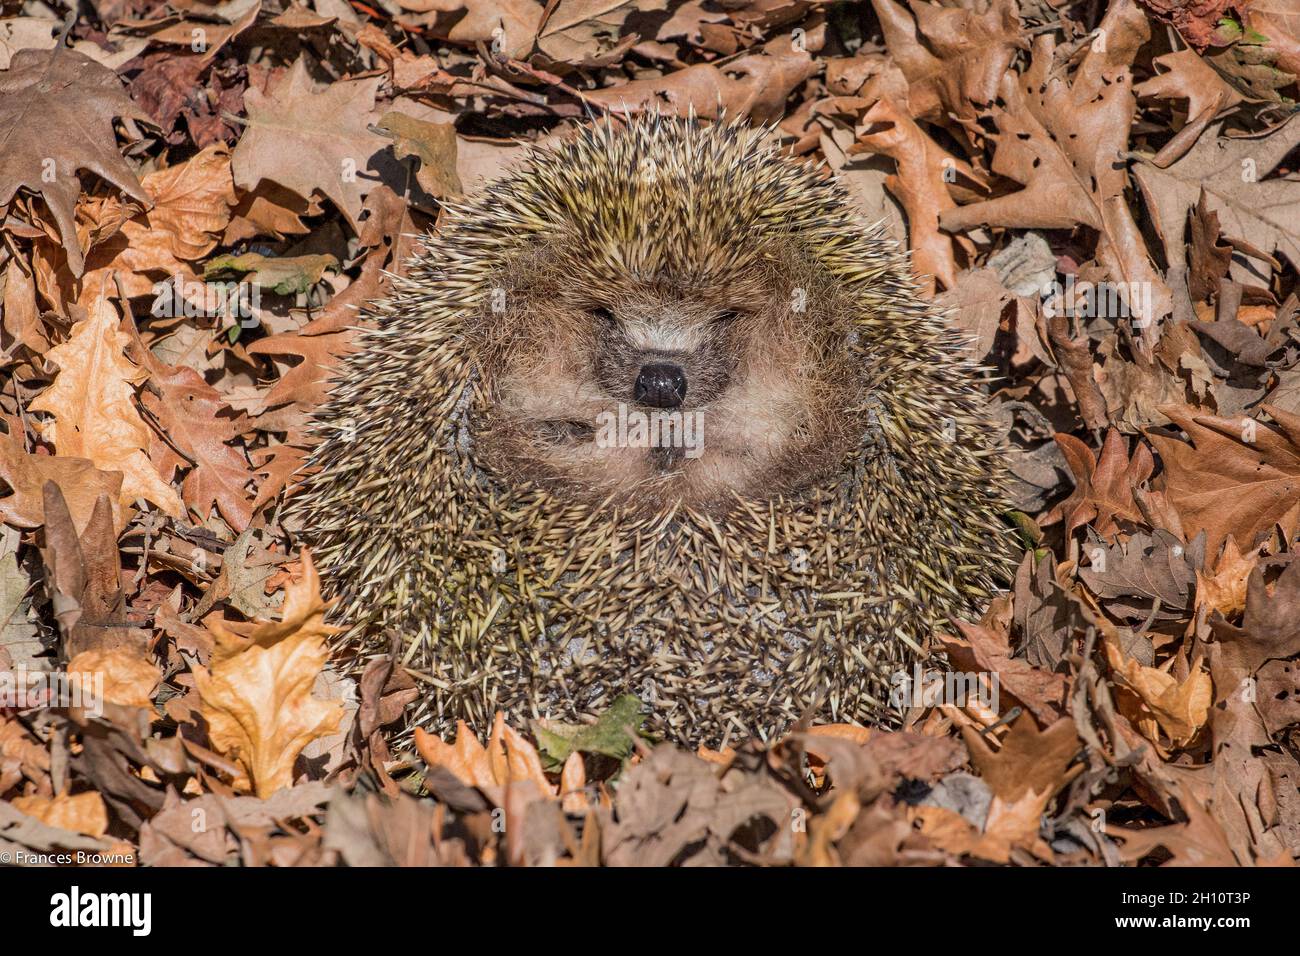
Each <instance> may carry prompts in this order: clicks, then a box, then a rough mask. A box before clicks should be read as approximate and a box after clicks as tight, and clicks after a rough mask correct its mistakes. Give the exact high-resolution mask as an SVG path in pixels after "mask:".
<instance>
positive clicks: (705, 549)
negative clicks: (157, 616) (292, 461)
mask: <svg viewBox="0 0 1300 956" xmlns="http://www.w3.org/2000/svg"><path fill="white" fill-rule="evenodd" d="M367 314H368V317H369V318H370V319H371V320H373V322H374V324H375V325H376V326H377V327H376V328H375V329H374V330H373V331H371V332H369V333H367V334H366V335H365V337H364V340H363V341H362V343H361V348H360V350H359V351H358V352H356V353H355V354H353V355H352V356H350V357H349V358H348V359H347V360H346V361H345V363H344V365H343V367H342V370H341V372H340V373H339V375H338V377H337V381H336V384H335V386H334V390H333V393H332V397H331V400H330V402H329V403H328V404H327V405H326V406H325V408H324V409H323V410H322V412H321V413H320V415H319V420H318V423H317V426H316V430H317V432H318V434H319V435H320V444H319V445H318V446H317V447H316V449H315V451H314V453H313V455H312V458H311V460H310V465H311V473H310V475H309V477H308V478H306V479H305V481H304V483H303V487H302V488H301V490H300V492H299V493H298V494H297V495H296V496H295V497H294V498H292V499H291V501H290V504H289V509H288V513H289V515H290V516H291V517H292V518H294V519H295V522H296V523H297V524H298V525H299V526H300V527H301V529H302V532H301V534H302V537H303V539H304V543H306V544H308V545H309V546H311V547H312V548H313V551H314V553H315V555H316V558H317V561H318V563H319V564H320V565H321V567H322V569H323V572H324V574H325V575H326V580H327V582H328V586H329V587H330V588H331V589H332V591H333V593H334V594H335V595H336V596H338V597H339V598H340V608H341V613H339V615H338V619H339V620H341V621H343V622H345V623H347V624H349V625H351V626H350V630H349V631H348V633H347V634H346V635H344V639H343V642H342V644H341V646H340V651H341V652H342V653H344V654H349V655H351V656H352V657H353V658H354V659H356V660H358V661H360V660H363V659H364V658H365V656H366V655H367V654H369V653H372V652H377V651H385V650H387V649H388V648H389V647H390V646H392V645H393V644H394V642H396V644H397V645H398V646H399V647H400V648H401V654H402V658H403V663H404V664H405V665H406V666H407V667H408V668H409V669H410V670H411V671H412V672H413V673H415V674H417V675H419V676H420V677H421V678H422V679H423V681H424V685H425V686H424V690H425V693H424V694H423V695H422V698H421V700H420V701H419V702H418V704H416V705H413V706H414V711H413V713H412V715H411V716H412V719H413V720H414V721H415V722H416V723H418V724H420V725H422V726H425V727H428V728H430V729H432V730H435V731H437V732H443V733H445V732H447V731H449V730H450V729H451V728H452V727H453V726H454V724H455V721H456V720H457V719H459V718H463V719H465V720H467V721H468V722H469V723H470V725H471V726H475V727H480V728H482V727H485V726H487V725H488V723H489V722H490V720H491V718H492V715H493V713H494V712H495V711H496V710H503V711H504V712H505V714H506V716H507V717H508V718H509V719H512V720H526V719H531V718H537V717H542V718H552V719H558V720H564V721H578V720H583V719H587V718H589V717H591V716H593V715H596V714H599V713H600V712H601V711H602V710H603V709H604V708H605V707H606V706H608V704H609V703H611V702H612V701H613V700H614V699H615V698H617V697H618V696H620V695H621V694H624V693H631V694H634V695H636V696H637V697H638V698H639V699H641V701H642V702H643V703H644V704H645V705H646V706H647V708H648V710H649V712H650V718H649V726H650V728H651V729H652V730H653V731H656V732H658V733H661V734H663V735H665V736H668V737H670V738H673V739H675V740H678V741H679V742H682V743H685V744H688V745H696V744H701V743H703V744H706V745H708V746H718V745H720V744H721V743H723V742H725V741H732V742H734V741H737V740H740V739H743V738H745V737H747V736H751V735H756V736H759V737H762V738H767V739H770V738H772V737H773V736H775V735H778V734H780V733H782V732H783V731H784V730H786V729H787V728H788V727H789V726H790V725H791V724H792V723H793V722H794V721H796V720H797V719H799V718H800V717H801V716H803V715H805V714H811V715H812V716H814V717H816V718H818V719H820V720H832V721H852V722H860V723H878V724H879V723H886V724H887V723H892V722H893V721H894V720H895V719H896V715H895V714H894V712H893V711H892V710H891V707H890V704H889V693H890V689H891V680H892V679H893V677H894V675H896V674H897V673H899V672H901V671H903V670H904V668H906V667H908V666H909V665H910V664H911V663H912V662H913V661H914V660H916V659H917V657H918V656H919V655H922V654H923V652H924V644H925V642H926V640H927V638H928V636H929V634H930V632H931V631H932V629H933V628H934V627H935V626H936V625H945V624H946V619H947V617H948V616H949V615H953V614H970V613H978V610H979V608H980V605H981V604H982V603H983V602H984V601H986V599H987V598H988V597H989V596H990V595H991V594H992V593H994V591H995V590H996V589H997V587H998V586H999V585H1000V583H1001V582H1002V580H1003V576H1004V573H1005V571H1006V570H1007V568H1008V566H1009V561H1010V558H1011V551H1012V548H1011V545H1010V540H1009V538H1008V536H1007V533H1006V532H1005V531H1004V529H1003V524H1002V521H1001V518H1000V515H1001V513H1002V512H1003V511H1004V510H1005V508H1006V505H1005V503H1004V501H1003V482H1004V477H1003V476H1004V466H1003V462H1002V457H1001V452H1000V450H999V448H998V447H997V445H996V443H995V441H994V440H993V438H992V437H991V436H992V435H993V429H992V428H991V427H990V426H989V424H988V421H987V418H986V412H985V409H984V398H983V396H982V393H981V392H980V386H979V382H978V379H979V374H978V369H976V368H975V367H974V365H973V364H972V363H971V361H970V360H969V358H968V356H967V354H966V352H965V350H964V343H963V341H962V340H961V338H960V336H959V335H958V334H957V333H956V332H954V331H952V330H950V329H949V327H948V326H947V324H946V323H945V321H944V319H943V317H942V316H941V315H939V314H938V313H937V312H935V311H934V310H933V309H932V308H931V307H930V306H929V305H927V304H926V303H925V302H924V301H923V300H922V299H921V298H919V296H918V293H917V290H916V287H915V285H914V283H913V281H912V280H911V278H910V277H909V274H908V271H907V262H906V258H905V256H903V255H902V254H901V253H900V252H898V251H897V250H896V249H895V247H894V244H893V243H892V242H891V241H889V240H887V239H886V238H884V237H883V236H882V235H880V234H879V233H877V232H873V231H870V230H864V229H863V227H862V226H861V224H859V223H858V222H857V221H856V220H855V218H854V215H853V212H852V209H851V206H850V204H849V202H848V200H847V198H846V196H845V194H844V192H843V191H842V189H841V187H839V186H838V185H837V184H836V183H835V182H834V181H833V180H832V179H828V178H827V177H825V176H824V175H822V174H820V173H818V172H817V171H816V170H815V169H814V168H813V167H811V166H810V165H808V164H804V163H797V162H794V161H792V160H788V159H785V158H782V157H781V156H779V155H778V154H777V152H776V151H775V150H774V148H773V147H771V146H770V145H767V144H766V142H765V138H764V136H763V135H762V133H761V131H758V130H754V129H750V128H747V127H745V126H743V125H739V124H734V123H733V124H717V125H707V124H704V123H702V122H698V121H695V120H683V119H670V118H666V117H645V118H640V119H636V120H633V121H630V122H629V123H628V124H627V125H626V126H624V127H622V128H620V127H617V126H615V125H614V124H613V123H611V122H605V123H601V124H596V125H594V126H593V127H591V128H588V129H586V130H584V131H583V132H582V133H581V134H580V135H579V136H578V137H577V138H576V139H575V140H573V141H571V142H568V143H566V144H564V145H561V146H559V147H557V148H555V149H552V150H549V151H536V152H534V153H533V154H532V155H531V156H530V157H529V159H528V160H527V161H526V162H525V163H524V164H523V165H522V167H521V168H519V169H518V170H517V171H515V172H514V173H513V174H510V175H508V176H507V177H506V178H504V179H502V180H500V181H498V182H496V183H495V184H493V185H491V186H489V187H488V188H487V189H486V190H485V191H484V192H483V193H481V194H480V195H479V196H478V197H476V198H475V199H473V200H471V201H469V202H467V203H465V204H463V205H460V206H457V207H455V208H452V209H450V210H449V213H448V216H447V218H446V221H445V222H444V224H443V227H442V228H441V229H440V230H439V232H438V233H437V234H436V235H435V236H432V237H430V238H429V239H428V241H427V244H426V246H425V248H424V250H423V251H422V252H421V253H420V254H419V255H418V256H417V258H416V260H415V261H414V263H413V264H412V268H411V269H410V271H409V274H408V276H407V277H406V278H404V279H402V280H400V281H398V282H397V283H396V285H395V287H394V292H393V294H392V296H391V297H390V298H387V299H385V300H383V301H379V302H376V303H373V304H372V305H371V306H369V309H368V313H367Z"/></svg>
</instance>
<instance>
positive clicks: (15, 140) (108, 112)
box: [0, 49, 152, 276]
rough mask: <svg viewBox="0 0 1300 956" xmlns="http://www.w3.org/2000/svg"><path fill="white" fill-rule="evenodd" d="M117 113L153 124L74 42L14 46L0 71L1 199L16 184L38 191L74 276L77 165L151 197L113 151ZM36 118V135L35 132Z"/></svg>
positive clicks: (78, 262) (78, 257)
mask: <svg viewBox="0 0 1300 956" xmlns="http://www.w3.org/2000/svg"><path fill="white" fill-rule="evenodd" d="M119 118H120V119H124V120H126V119H131V120H140V121H143V122H145V123H149V124H150V125H152V120H150V118H149V117H148V115H146V114H145V113H144V111H143V110H141V109H140V108H139V107H137V106H136V105H135V104H134V103H132V102H131V100H130V99H128V98H127V95H126V93H125V91H124V90H123V89H122V83H121V81H120V80H119V79H118V78H117V75H116V74H115V73H113V71H112V70H109V69H106V68H105V67H103V66H100V65H99V64H98V63H96V62H95V61H94V60H91V59H89V58H88V57H85V56H83V55H82V54H80V53H77V52H75V51H73V50H68V49H56V50H48V51H47V50H31V49H28V50H19V51H18V52H17V53H16V54H14V57H13V59H12V60H11V61H10V64H9V69H8V70H7V71H6V72H4V73H3V74H0V142H2V143H4V148H3V149H0V206H5V205H8V203H9V201H10V200H11V199H13V197H14V193H15V192H17V191H18V190H19V189H28V190H31V191H32V192H35V193H40V194H41V196H42V197H44V199H45V203H46V205H47V206H49V209H50V212H51V214H53V216H54V220H55V222H57V223H58V226H59V235H60V236H61V237H62V239H63V248H64V249H65V250H66V252H67V256H68V264H69V267H70V268H71V269H72V274H73V275H75V276H80V275H81V272H82V269H83V267H84V265H85V260H84V257H83V251H84V250H83V249H82V247H81V244H80V243H79V241H78V240H77V234H76V225H75V223H74V219H73V210H74V207H75V206H76V202H77V196H78V195H79V194H80V192H81V180H80V179H79V178H78V176H77V171H78V170H80V169H87V170H90V171H91V172H93V173H95V174H96V175H97V176H99V177H100V178H102V179H104V180H106V181H107V182H110V183H112V184H113V185H114V186H116V187H117V188H119V189H120V190H122V192H124V193H126V194H127V195H128V196H130V197H131V198H133V199H136V200H138V201H140V202H142V203H145V204H146V205H147V204H148V202H149V198H148V196H147V195H146V194H145V192H144V190H143V189H142V188H141V187H140V183H139V181H137V179H136V178H135V171H134V170H133V169H132V168H131V165H130V164H129V163H128V162H127V161H126V160H124V159H123V158H122V154H121V153H120V152H118V149H117V137H116V135H115V134H114V132H113V121H114V120H115V119H119ZM33 124H38V125H39V127H40V129H41V130H42V131H43V132H42V134H41V135H33V132H32V125H33ZM51 164H52V165H51ZM51 174H52V175H51Z"/></svg>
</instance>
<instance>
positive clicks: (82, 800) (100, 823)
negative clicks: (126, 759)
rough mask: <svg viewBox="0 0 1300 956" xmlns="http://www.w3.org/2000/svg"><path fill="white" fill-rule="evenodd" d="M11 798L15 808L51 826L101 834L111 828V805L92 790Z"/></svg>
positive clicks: (87, 834) (88, 833)
mask: <svg viewBox="0 0 1300 956" xmlns="http://www.w3.org/2000/svg"><path fill="white" fill-rule="evenodd" d="M10 802H11V803H12V804H13V805H14V809H16V810H21V811H22V812H23V813H25V814H27V815H28V816H29V817H35V818H36V819H37V820H40V821H41V822H42V823H44V824H47V825H49V826H52V827H59V828H60V829H62V830H71V831H72V832H73V833H84V834H85V835H86V836H90V837H102V836H103V835H104V834H105V833H107V832H108V808H107V807H105V806H104V798H103V797H101V796H100V795H99V794H97V793H96V792H95V791H93V790H90V791H87V792H86V793H78V794H76V795H73V794H67V793H64V794H60V795H58V796H54V797H40V796H33V797H14V798H13V800H12V801H10Z"/></svg>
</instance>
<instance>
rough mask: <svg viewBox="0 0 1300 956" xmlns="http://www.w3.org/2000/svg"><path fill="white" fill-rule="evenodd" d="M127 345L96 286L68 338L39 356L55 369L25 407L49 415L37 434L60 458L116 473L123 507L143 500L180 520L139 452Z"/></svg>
mask: <svg viewBox="0 0 1300 956" xmlns="http://www.w3.org/2000/svg"><path fill="white" fill-rule="evenodd" d="M129 343H130V336H128V335H127V334H126V333H125V332H122V331H120V330H119V329H118V315H117V309H116V308H115V307H114V306H113V304H112V303H111V302H109V301H108V299H107V298H106V296H105V295H104V293H103V291H102V290H101V291H100V293H99V295H98V296H97V297H96V299H95V301H94V303H93V304H92V306H91V308H90V310H89V315H88V316H87V317H86V318H84V319H82V320H81V321H80V322H78V323H77V324H76V325H74V326H73V327H72V335H71V337H70V338H69V339H68V341H67V342H64V343H63V344H62V345H58V346H55V347H54V348H52V349H50V351H49V353H48V354H47V358H49V360H50V361H51V362H53V363H55V364H56V365H58V367H59V374H58V375H57V376H55V379H54V384H52V385H51V386H50V387H49V388H47V389H46V390H45V391H43V392H42V393H41V394H40V395H38V396H36V399H35V401H33V402H32V404H31V409H32V411H37V412H49V413H50V414H51V415H53V420H52V421H47V422H43V423H42V424H41V434H42V436H43V437H44V438H45V439H46V440H47V441H49V442H50V444H52V445H53V446H54V447H55V449H56V450H57V451H58V453H59V454H60V455H61V456H63V457H65V458H67V457H71V458H87V459H89V460H90V461H92V462H94V464H95V467H96V468H99V469H101V470H103V471H120V472H121V473H122V492H121V496H120V501H121V503H122V504H123V505H130V504H132V503H133V502H135V500H136V499H137V498H144V499H146V500H148V501H151V502H153V503H154V504H156V505H157V506H158V507H159V508H161V509H162V510H163V511H165V512H166V513H167V514H169V515H172V516H173V517H180V516H181V515H182V514H183V513H184V508H183V506H182V505H181V500H180V498H179V496H177V494H176V492H175V491H173V490H172V488H171V486H170V485H168V484H167V483H166V482H165V481H163V480H162V478H161V477H160V476H159V475H158V471H157V469H156V468H155V467H154V466H153V463H152V462H151V461H150V460H149V457H148V455H147V454H146V452H145V449H147V448H148V447H149V434H150V433H149V427H148V426H147V425H146V424H145V423H144V419H143V418H141V417H140V412H139V411H138V410H137V409H136V406H135V401H134V399H135V389H134V387H133V386H134V385H136V384H137V383H138V382H140V381H141V380H142V379H143V378H144V372H143V371H142V370H141V369H138V368H136V367H135V366H134V365H132V364H131V363H130V362H129V361H128V360H127V358H126V348H127V346H128V344H129Z"/></svg>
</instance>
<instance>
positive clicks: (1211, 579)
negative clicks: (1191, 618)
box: [1196, 537, 1260, 617]
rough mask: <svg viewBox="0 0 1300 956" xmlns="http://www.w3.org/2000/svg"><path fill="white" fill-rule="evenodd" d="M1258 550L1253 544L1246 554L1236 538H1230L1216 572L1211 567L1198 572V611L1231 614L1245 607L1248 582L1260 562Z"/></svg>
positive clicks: (1228, 615) (1220, 556)
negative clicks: (1242, 551) (1239, 546)
mask: <svg viewBox="0 0 1300 956" xmlns="http://www.w3.org/2000/svg"><path fill="white" fill-rule="evenodd" d="M1259 550H1260V549H1259V548H1252V549H1250V550H1248V551H1247V552H1246V553H1245V554H1244V555H1243V554H1242V553H1241V551H1240V550H1238V548H1237V542H1236V540H1235V539H1234V538H1231V537H1230V538H1228V539H1227V541H1226V542H1225V543H1224V546H1223V552H1222V553H1221V554H1220V555H1219V557H1218V561H1217V562H1216V563H1215V566H1214V571H1213V573H1211V572H1210V570H1209V568H1208V567H1206V568H1205V569H1203V570H1198V571H1197V572H1196V608H1197V611H1198V612H1199V611H1202V610H1204V611H1207V612H1208V611H1217V612H1218V613H1219V614H1222V615H1223V616H1224V617H1230V616H1232V615H1234V614H1236V613H1237V612H1238V611H1243V610H1245V608H1246V582H1247V581H1248V580H1249V579H1250V574H1251V572H1252V571H1254V570H1255V565H1256V564H1258V563H1259ZM1207 563H1208V562H1207Z"/></svg>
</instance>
